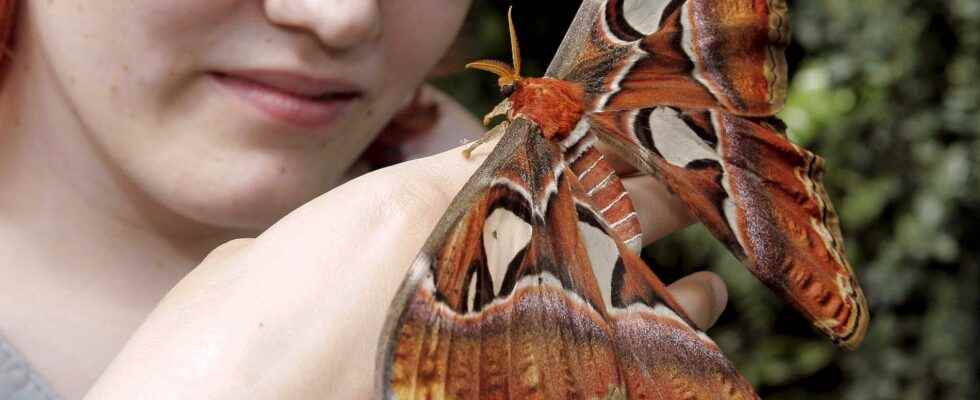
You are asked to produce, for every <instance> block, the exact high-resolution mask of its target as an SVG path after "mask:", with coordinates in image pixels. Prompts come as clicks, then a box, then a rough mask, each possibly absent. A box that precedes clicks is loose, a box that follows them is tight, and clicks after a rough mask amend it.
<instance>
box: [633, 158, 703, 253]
mask: <svg viewBox="0 0 980 400" xmlns="http://www.w3.org/2000/svg"><path fill="white" fill-rule="evenodd" d="M623 185H624V186H626V191H628V192H629V194H630V198H631V199H633V207H635V208H636V215H637V217H638V218H639V220H640V227H641V228H642V229H643V245H648V244H650V243H653V242H655V241H657V240H659V239H660V238H662V237H664V236H667V235H669V234H670V233H672V232H674V231H677V230H680V229H683V228H685V227H687V226H688V225H691V224H692V223H694V222H695V220H694V218H693V217H691V215H690V213H688V211H687V206H685V205H684V203H683V202H682V201H681V200H680V199H679V198H678V197H677V196H675V195H674V194H672V193H670V191H669V190H667V187H666V186H664V185H663V184H662V183H660V181H658V180H656V179H654V178H653V177H652V176H649V175H642V176H634V177H630V178H624V179H623Z"/></svg>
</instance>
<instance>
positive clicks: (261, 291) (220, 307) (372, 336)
mask: <svg viewBox="0 0 980 400" xmlns="http://www.w3.org/2000/svg"><path fill="white" fill-rule="evenodd" d="M492 146H493V145H492V144H488V145H486V146H484V147H482V148H481V149H480V150H479V151H477V152H476V153H474V154H475V156H476V157H475V158H474V159H471V160H466V159H464V158H463V156H462V151H461V149H453V150H450V151H447V152H444V153H441V154H438V155H436V156H433V157H429V158H424V159H419V160H415V161H410V162H407V163H403V164H399V165H396V166H394V167H391V168H386V169H383V170H380V171H375V172H373V173H370V174H367V175H365V176H362V177H360V178H358V179H355V180H353V181H351V182H348V183H347V184H345V185H343V186H340V187H338V188H336V189H334V190H332V191H330V192H328V193H326V194H324V195H323V196H320V197H319V198H317V199H315V200H314V201H312V202H310V203H308V204H306V205H304V206H303V207H300V208H299V209H297V210H295V211H294V212H293V213H291V214H290V215H288V216H286V217H285V218H283V219H282V220H281V221H279V222H278V223H276V224H275V225H274V226H273V227H271V228H270V229H269V230H267V231H266V232H264V233H263V234H262V235H260V236H259V237H258V238H255V239H243V240H236V241H232V242H229V243H226V244H225V245H223V246H221V247H219V248H218V249H216V250H214V251H213V252H212V253H211V254H210V255H209V256H208V257H207V258H206V259H205V260H204V261H203V262H202V263H201V264H200V265H199V266H198V267H197V268H196V269H195V270H194V271H193V272H192V273H190V274H189V275H188V276H187V277H186V278H184V280H182V281H181V282H180V283H179V284H178V285H177V286H176V287H175V288H174V289H173V290H172V291H171V292H170V293H169V294H168V295H167V296H166V298H165V299H164V300H163V301H161V303H160V304H159V305H158V307H157V309H156V310H155V311H154V312H153V313H152V314H151V315H150V316H149V317H148V319H147V320H146V322H145V323H144V324H143V326H141V327H140V329H139V330H138V331H137V332H136V333H135V334H134V336H133V337H132V338H131V339H130V341H129V343H128V344H127V345H126V346H125V348H124V349H123V351H122V352H121V353H120V354H119V356H118V357H117V358H116V360H115V361H114V362H113V363H112V365H111V366H110V367H109V369H108V370H107V371H106V373H105V374H104V375H103V376H102V377H101V378H100V379H99V381H98V382H97V384H96V386H95V387H94V388H93V390H92V391H91V392H90V393H89V395H88V396H87V398H90V399H115V398H118V399H130V398H167V399H170V398H215V399H222V398H229V399H231V398H235V399H238V398H255V399H260V398H274V399H277V398H344V399H348V398H369V397H370V395H371V393H372V390H373V384H374V380H373V379H374V363H375V348H376V346H377V340H378V335H379V332H380V331H381V326H382V324H383V322H384V318H385V315H386V312H387V308H388V305H389V303H390V301H391V299H392V298H393V296H394V294H395V292H396V290H397V288H398V285H399V284H400V283H401V281H402V279H403V278H404V275H405V273H406V271H407V269H408V267H409V265H410V263H411V261H412V260H413V259H414V257H415V256H416V255H417V253H418V251H419V249H420V248H421V247H422V243H423V242H424V240H425V239H426V238H427V237H428V235H429V233H430V231H431V230H432V228H433V227H434V226H435V224H436V222H437V220H438V218H439V217H440V216H441V214H442V212H443V210H445V208H446V207H447V206H448V204H449V202H450V200H451V199H452V198H453V196H454V195H455V193H456V192H457V191H458V190H459V188H460V187H462V185H463V183H464V182H465V181H466V179H467V178H468V177H469V176H470V175H471V174H472V172H473V171H474V170H475V169H476V167H477V166H479V164H480V163H481V162H482V157H483V156H485V155H486V154H487V153H488V152H489V150H490V149H491V148H492ZM645 180H646V181H645ZM627 185H628V187H630V188H631V190H632V193H633V195H634V198H635V199H636V202H637V204H638V205H640V204H642V205H652V204H665V205H663V206H660V207H641V208H640V210H639V212H640V213H641V214H640V215H641V221H642V222H643V224H644V230H645V231H646V232H652V235H650V236H649V237H647V238H646V240H645V241H646V242H650V241H653V240H654V239H655V238H658V237H660V236H662V235H664V234H666V233H667V232H669V231H671V230H674V229H679V228H680V227H683V226H685V225H687V223H688V222H687V221H688V219H687V217H686V216H685V215H684V214H683V213H682V214H681V216H680V217H678V216H676V214H672V213H673V212H674V211H672V210H674V209H675V208H677V207H678V205H677V204H676V202H674V201H673V200H671V197H669V196H667V195H666V192H665V191H664V190H662V188H659V187H658V186H656V185H652V183H651V181H649V178H631V179H629V180H628V182H627ZM670 290H671V292H672V293H673V294H674V295H675V296H676V297H677V299H678V301H679V302H680V304H681V306H682V307H684V308H685V310H686V311H687V312H688V314H689V315H690V316H691V317H692V318H693V319H694V320H695V322H696V323H697V324H698V325H699V326H700V327H701V328H702V329H706V328H707V327H709V326H710V325H711V324H712V323H713V322H714V321H715V320H716V319H717V318H718V315H719V314H720V313H721V311H722V310H723V308H724V304H725V302H726V299H727V294H726V292H725V287H724V284H723V283H722V282H721V280H720V279H719V278H717V277H716V276H715V275H713V274H710V273H698V274H694V275H691V276H689V277H687V278H684V279H681V280H680V281H678V282H676V283H674V284H673V285H671V286H670Z"/></svg>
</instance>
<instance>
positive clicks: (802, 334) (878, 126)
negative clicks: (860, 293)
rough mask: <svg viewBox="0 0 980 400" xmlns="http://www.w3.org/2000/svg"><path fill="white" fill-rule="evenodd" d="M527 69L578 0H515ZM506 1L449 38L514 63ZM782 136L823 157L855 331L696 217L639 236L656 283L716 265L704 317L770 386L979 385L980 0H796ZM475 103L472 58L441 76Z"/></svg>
mask: <svg viewBox="0 0 980 400" xmlns="http://www.w3.org/2000/svg"><path fill="white" fill-rule="evenodd" d="M514 3H516V4H515V6H516V8H515V19H516V22H517V25H518V29H519V31H520V34H521V37H522V38H523V42H522V43H523V46H524V54H525V58H526V59H527V65H528V67H527V68H526V71H525V72H526V75H540V74H541V72H542V71H543V70H544V68H545V67H546V66H547V63H548V61H549V60H550V58H551V56H552V55H553V53H554V51H555V49H556V48H557V46H558V44H559V42H560V40H561V37H562V35H563V34H564V31H565V29H566V28H567V26H568V23H569V22H570V21H571V18H572V16H573V15H574V12H575V10H576V9H577V8H578V4H579V2H575V1H573V2H567V3H566V4H563V5H555V3H556V2H530V1H524V2H522V1H514ZM507 5H508V2H505V1H477V2H476V4H474V10H473V13H472V16H471V18H470V21H469V23H468V24H467V28H466V29H467V31H466V32H465V34H464V37H463V39H462V40H461V43H460V45H459V46H458V48H457V50H456V51H455V52H454V55H455V59H454V60H453V61H452V62H453V63H456V64H459V60H463V61H465V60H469V59H473V58H477V57H479V58H486V57H494V58H498V59H501V60H509V54H508V51H509V48H508V47H507V42H506V30H505V29H506V25H505V23H506V22H505V19H504V15H505V10H506V7H507ZM790 6H791V9H792V11H793V28H794V43H793V45H792V46H791V47H790V49H789V51H788V58H789V61H790V65H791V75H792V80H791V88H790V98H789V100H788V102H787V105H786V108H785V109H784V110H783V112H782V113H781V117H782V118H784V119H785V120H786V122H787V124H788V125H789V126H790V129H791V133H790V135H791V137H792V138H793V139H794V140H795V141H796V142H797V143H799V144H801V145H803V146H806V147H808V148H809V149H811V150H812V151H814V152H815V153H817V154H820V155H822V156H823V157H825V158H826V160H827V173H826V177H825V184H826V185H827V189H828V191H829V192H830V194H831V197H832V198H833V199H834V201H835V205H836V208H837V210H838V212H839V213H840V216H841V223H842V225H843V228H844V231H845V237H846V239H847V249H848V255H849V258H850V260H851V262H852V264H853V265H854V266H855V269H856V270H857V273H858V275H859V277H860V281H861V283H862V285H863V286H864V288H865V291H866V293H867V295H868V297H869V300H870V302H871V307H872V326H871V330H870V333H869V335H868V337H867V339H866V340H865V342H864V344H863V346H862V347H861V348H860V349H859V350H858V351H856V352H852V353H848V352H845V351H842V350H839V349H837V348H836V347H834V346H833V345H832V344H831V343H829V341H827V340H826V339H824V338H822V337H820V336H818V335H817V334H816V333H815V332H814V331H813V330H812V329H810V328H809V325H808V323H807V322H806V321H805V320H803V319H802V318H801V317H799V316H797V315H796V314H795V312H793V311H792V310H791V309H789V308H788V307H786V306H785V305H783V304H782V303H781V302H780V301H779V300H778V299H777V298H775V297H774V296H773V295H772V294H771V293H769V292H768V291H767V290H766V289H765V288H764V287H763V286H762V285H761V284H760V283H758V281H756V280H755V278H754V277H752V276H751V274H749V273H748V272H747V271H746V270H745V269H744V268H743V267H742V266H741V265H740V264H739V263H738V262H737V261H736V260H735V259H734V258H733V257H732V256H731V255H729V254H728V253H727V251H725V250H724V249H723V248H722V247H721V246H720V245H719V244H718V243H717V242H716V241H715V240H714V239H713V238H711V237H710V235H709V234H708V233H707V232H706V231H705V230H704V229H703V228H701V227H692V228H689V229H686V230H684V231H682V232H679V233H677V234H675V235H673V236H671V237H669V238H667V239H665V240H663V241H661V242H659V243H657V244H655V245H653V246H651V247H649V248H647V250H646V252H645V256H646V257H647V258H648V259H649V260H651V261H653V264H654V265H655V269H656V270H657V272H658V273H659V274H660V275H661V276H662V277H664V279H665V280H668V281H670V280H673V279H676V278H678V277H680V276H683V275H685V274H687V273H690V272H693V271H695V270H698V269H702V268H705V267H707V268H710V269H712V270H714V271H716V272H718V273H719V274H721V275H722V276H723V277H724V278H725V280H726V281H727V282H728V284H729V289H730V292H731V302H730V304H729V309H728V310H727V311H726V313H725V315H723V317H722V319H721V321H720V322H719V324H718V325H717V326H716V327H715V328H714V329H713V330H712V331H711V332H710V334H711V335H712V336H713V337H714V338H715V339H716V340H717V341H718V343H719V344H720V345H721V347H722V348H723V349H724V350H725V351H726V353H727V354H728V355H729V356H730V358H732V359H733V360H734V362H735V364H736V366H737V367H738V368H739V369H740V370H741V371H742V373H743V374H745V375H746V376H747V377H748V378H749V379H750V380H751V381H752V382H753V383H755V385H756V387H757V388H758V389H759V390H760V394H761V395H762V396H763V397H764V398H768V399H798V398H806V399H976V398H980V397H978V396H980V395H978V383H977V380H978V377H980V372H978V368H977V364H978V358H980V356H978V355H977V354H978V350H977V345H978V343H977V342H978V340H977V337H978V333H980V331H978V320H980V312H978V311H980V295H978V290H980V269H978V259H980V241H978V240H977V239H976V238H977V237H978V235H980V218H978V215H980V212H978V211H980V190H978V188H980V1H978V0H946V1H938V0H925V1H923V0H919V1H913V0H888V1H885V0H808V1H805V2H804V1H795V2H794V1H790ZM437 83H438V84H439V85H441V86H442V87H443V88H445V89H446V90H448V91H449V92H451V93H453V94H454V95H456V96H457V97H459V98H460V99H462V100H463V101H464V102H465V103H466V104H467V105H468V106H469V107H470V108H471V109H472V110H473V111H474V112H475V113H478V114H482V113H484V112H486V111H487V110H489V108H490V107H491V106H492V104H494V103H496V102H497V101H499V98H500V97H499V94H498V92H497V88H496V87H495V80H494V79H493V78H491V77H490V76H488V75H486V74H482V73H475V72H474V73H460V74H454V75H451V76H447V77H445V78H442V79H439V81H438V82H437Z"/></svg>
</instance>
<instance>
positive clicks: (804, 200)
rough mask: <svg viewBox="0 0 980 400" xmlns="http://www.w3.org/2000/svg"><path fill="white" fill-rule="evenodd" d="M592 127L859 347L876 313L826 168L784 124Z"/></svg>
mask: <svg viewBox="0 0 980 400" xmlns="http://www.w3.org/2000/svg"><path fill="white" fill-rule="evenodd" d="M590 118H591V119H592V123H593V125H594V126H595V127H596V128H597V131H598V132H600V133H599V137H600V138H601V139H602V140H603V141H606V142H607V143H609V144H610V145H612V147H614V148H615V149H616V150H618V151H619V152H620V153H621V154H622V155H624V157H625V158H626V159H627V160H629V161H630V162H631V163H632V164H634V165H635V166H636V167H637V168H639V169H640V170H642V171H645V172H647V173H650V174H652V175H654V176H657V177H658V178H659V179H660V180H661V181H663V182H664V183H665V184H666V185H667V186H668V187H669V188H670V189H671V190H672V191H673V192H674V193H675V194H676V195H678V196H679V197H680V198H681V199H683V200H684V202H685V203H687V205H688V208H689V209H690V210H691V211H692V214H693V215H696V216H697V217H698V218H699V219H700V220H701V222H703V223H704V224H705V225H706V226H707V227H708V228H709V229H710V230H711V232H712V233H713V234H714V235H715V237H717V238H718V239H719V240H721V241H722V242H724V243H725V244H726V245H727V246H728V248H729V249H731V251H732V252H733V253H734V254H735V255H736V256H737V257H738V258H739V259H741V260H742V261H743V262H744V263H745V265H746V266H747V267H748V268H749V269H750V270H751V271H752V272H753V273H754V274H755V275H756V276H757V277H758V278H759V279H760V280H762V281H763V282H764V283H765V284H766V285H767V286H769V287H770V288H771V289H772V290H773V291H775V292H776V293H777V294H779V295H780V296H782V297H783V298H784V299H786V300H787V301H788V302H790V303H791V304H792V305H793V306H794V307H796V308H797V309H798V310H799V311H800V312H802V313H803V314H804V315H805V316H806V317H807V318H808V319H809V320H810V321H812V322H813V324H814V325H815V326H816V327H817V328H819V329H820V330H821V331H823V332H824V333H825V334H827V335H828V336H830V337H831V338H832V339H833V340H834V341H836V342H838V343H839V344H840V345H842V346H844V347H847V348H854V347H855V346H857V344H858V343H860V341H861V339H862V338H863V336H864V334H865V332H866V330H867V327H868V308H867V304H866V301H865V298H864V294H863V293H862V291H861V288H860V286H858V284H857V282H856V280H855V278H854V273H853V271H852V270H851V266H850V264H849V263H848V262H847V258H846V256H845V254H844V246H843V240H842V239H841V233H840V228H839V226H838V221H837V215H836V213H835V212H834V209H833V205H832V204H831V203H830V200H829V198H828V197H827V193H826V192H825V190H824V188H823V184H822V182H821V177H822V175H823V160H822V159H821V158H820V157H818V156H816V155H814V154H813V153H810V152H809V151H807V150H806V149H803V148H801V147H799V146H796V145H794V144H793V143H792V142H790V141H789V140H788V139H787V138H786V135H785V134H784V132H783V131H784V129H785V127H784V126H783V125H782V123H781V122H780V121H779V120H777V119H775V118H746V117H739V116H736V115H732V114H729V113H726V112H724V111H721V110H710V111H678V110H675V109H672V108H667V107H661V108H655V109H642V110H634V111H616V112H605V113H598V114H594V115H591V116H590Z"/></svg>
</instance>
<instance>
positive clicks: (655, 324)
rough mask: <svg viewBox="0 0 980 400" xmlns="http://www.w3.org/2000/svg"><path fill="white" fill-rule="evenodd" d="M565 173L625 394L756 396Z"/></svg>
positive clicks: (569, 172) (569, 173)
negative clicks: (603, 300) (595, 280)
mask: <svg viewBox="0 0 980 400" xmlns="http://www.w3.org/2000/svg"><path fill="white" fill-rule="evenodd" d="M565 175H566V176H568V178H567V181H568V182H569V186H570V188H571V190H572V193H573V197H574V203H575V208H576V211H577V213H578V228H579V229H578V230H579V233H580V237H581V239H580V240H581V241H582V242H583V243H585V244H586V247H587V252H588V254H589V259H590V260H591V261H592V263H591V264H592V270H593V271H595V273H596V274H597V275H598V276H599V279H598V281H599V284H600V286H601V289H602V292H603V294H604V299H605V301H606V314H605V315H606V323H607V324H608V325H609V330H610V331H611V332H612V342H613V344H614V346H615V350H616V354H617V361H618V367H619V371H620V377H621V379H622V385H623V387H624V390H623V392H624V393H625V394H626V396H625V398H631V399H634V398H637V399H647V398H649V399H758V395H756V394H755V391H754V389H752V386H751V384H749V382H748V381H746V380H745V378H744V377H742V376H741V375H740V374H739V373H738V371H736V370H735V368H734V367H733V366H732V364H731V362H730V361H729V360H728V359H727V358H726V357H725V356H724V354H722V352H721V350H720V349H719V348H718V346H717V345H716V344H715V342H714V341H712V340H711V339H710V338H709V337H708V336H707V335H705V334H704V333H703V332H701V331H700V330H698V329H697V328H696V326H695V325H694V323H693V322H692V321H691V319H690V318H689V317H688V316H687V314H686V313H685V312H684V311H683V310H682V309H681V308H680V306H679V304H677V302H676V300H674V298H673V296H672V295H671V294H670V292H669V291H667V289H666V287H665V286H664V284H663V283H662V282H661V281H660V279H659V278H657V277H656V275H654V273H653V272H652V269H651V268H650V267H649V266H647V265H646V263H644V262H643V260H642V259H640V257H639V256H638V255H637V254H636V253H635V252H633V251H631V250H629V249H628V248H627V247H626V246H625V245H624V244H623V243H624V242H623V241H622V240H621V238H620V237H619V236H618V234H617V230H616V229H614V228H613V227H612V225H611V224H610V223H609V222H607V221H606V220H604V219H603V213H602V212H600V210H601V209H600V208H598V207H597V206H596V203H595V202H594V197H593V196H590V195H588V194H587V191H586V190H585V187H583V186H582V184H581V182H580V181H578V179H577V178H576V176H575V174H574V173H573V171H572V170H571V169H569V170H567V171H566V174H565ZM559 203H560V201H559ZM603 243H605V244H603ZM610 244H611V245H612V246H610ZM610 249H615V254H614V256H613V257H609V256H605V257H604V256H602V255H603V253H609V252H610ZM610 260H615V261H614V262H611V263H610ZM603 261H605V263H604V262H603ZM606 292H608V293H609V294H608V297H605V293H606Z"/></svg>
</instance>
